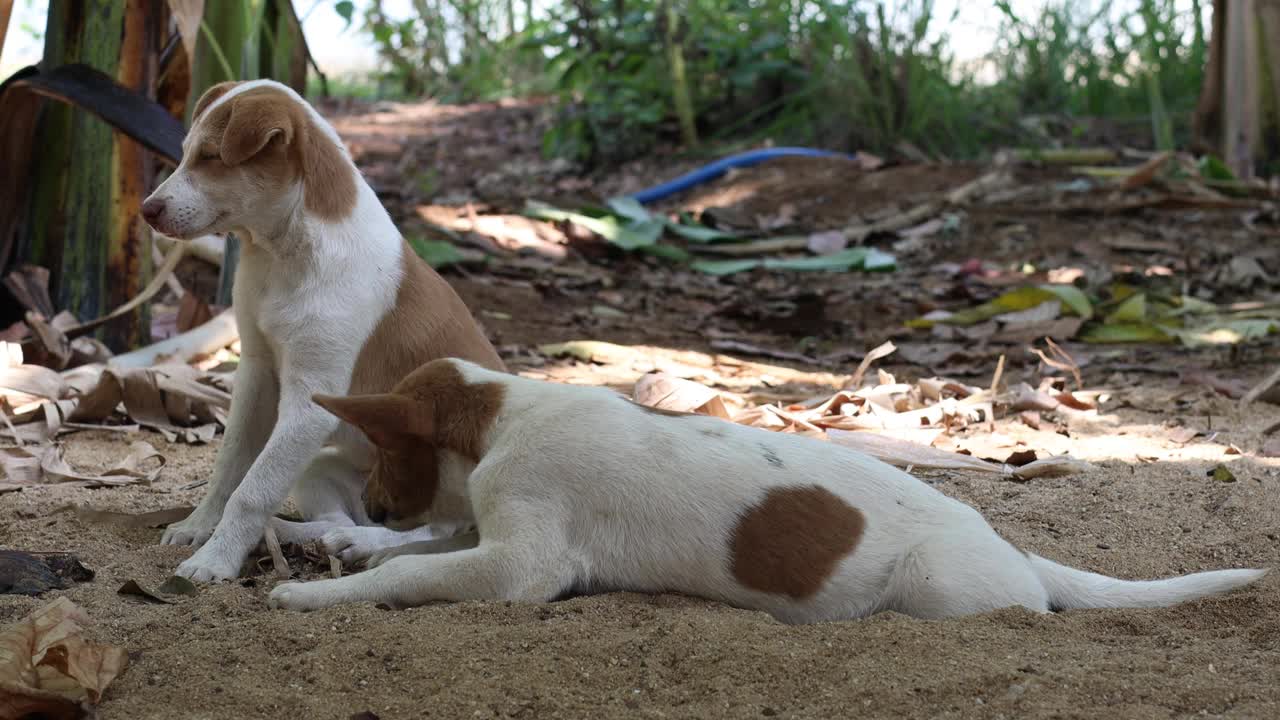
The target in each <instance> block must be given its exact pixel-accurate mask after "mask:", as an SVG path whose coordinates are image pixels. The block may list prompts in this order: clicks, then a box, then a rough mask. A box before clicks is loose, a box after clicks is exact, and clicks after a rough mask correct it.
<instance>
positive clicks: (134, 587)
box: [116, 580, 173, 605]
mask: <svg viewBox="0 0 1280 720" xmlns="http://www.w3.org/2000/svg"><path fill="white" fill-rule="evenodd" d="M116 594H118V595H126V596H128V597H135V598H138V599H139V600H142V601H143V602H148V603H152V604H154V605H170V604H172V602H173V601H172V600H165V599H164V598H162V597H160V596H159V595H157V594H155V593H153V592H151V591H150V590H148V589H146V588H144V587H142V585H140V584H138V581H137V580H126V581H125V583H124V584H123V585H121V586H120V589H119V590H116Z"/></svg>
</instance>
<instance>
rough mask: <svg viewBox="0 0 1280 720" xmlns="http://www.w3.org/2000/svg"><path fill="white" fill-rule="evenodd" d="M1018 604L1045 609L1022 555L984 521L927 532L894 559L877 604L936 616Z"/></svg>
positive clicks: (1039, 586) (1045, 601) (921, 615)
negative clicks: (895, 560)
mask: <svg viewBox="0 0 1280 720" xmlns="http://www.w3.org/2000/svg"><path fill="white" fill-rule="evenodd" d="M1014 605H1021V606H1023V607H1027V608H1030V609H1032V610H1035V611H1038V612H1048V611H1049V596H1048V593H1047V592H1046V591H1045V589H1044V586H1043V585H1042V584H1041V583H1040V580H1039V578H1037V577H1036V574H1035V572H1034V571H1033V570H1032V569H1031V564H1030V562H1029V561H1028V560H1027V557H1026V556H1025V555H1023V554H1022V552H1021V551H1019V550H1018V549H1017V548H1015V547H1013V546H1012V545H1010V544H1009V543H1007V542H1005V540H1004V539H1003V538H1001V537H1000V536H998V535H996V534H995V531H993V530H991V529H990V528H989V527H980V526H974V525H970V526H966V527H958V528H955V529H950V530H947V531H943V532H940V533H938V534H935V535H931V536H928V537H926V538H925V539H923V540H922V541H920V542H918V543H916V544H915V545H913V546H911V547H910V548H908V549H907V550H906V552H904V553H903V555H902V556H901V557H900V558H899V559H898V563H897V566H896V567H895V568H894V570H893V574H892V575H891V576H890V579H889V585H888V587H887V589H886V592H885V596H884V601H883V602H882V603H881V605H880V609H881V610H894V611H897V612H900V613H905V614H907V615H911V616H913V617H918V618H925V619H936V618H946V617H955V616H958V615H969V614H972V613H980V612H987V611H989V610H997V609H999V608H1005V607H1012V606H1014Z"/></svg>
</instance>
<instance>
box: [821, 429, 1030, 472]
mask: <svg viewBox="0 0 1280 720" xmlns="http://www.w3.org/2000/svg"><path fill="white" fill-rule="evenodd" d="M827 437H829V438H831V440H832V442H835V443H837V444H840V445H843V446H845V447H848V448H853V449H854V450H857V451H859V452H862V453H866V454H867V455H870V456H871V457H874V458H876V459H878V460H881V461H883V462H887V463H889V464H890V465H894V466H897V467H902V468H905V467H908V466H910V467H915V468H923V469H930V470H970V471H974V472H982V473H988V474H992V475H1002V474H1006V470H1005V469H1004V468H1002V467H1000V466H999V465H996V464H995V463H990V462H987V461H986V460H980V459H978V458H975V457H972V456H970V455H961V454H960V453H955V452H951V451H949V450H939V449H938V448H934V447H928V446H926V445H921V444H919V443H915V442H911V441H910V440H902V439H899V438H896V437H890V436H887V435H882V434H879V433H873V432H846V431H843V430H828V431H827Z"/></svg>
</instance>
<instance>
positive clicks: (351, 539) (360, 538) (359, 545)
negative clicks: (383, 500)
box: [320, 526, 386, 565]
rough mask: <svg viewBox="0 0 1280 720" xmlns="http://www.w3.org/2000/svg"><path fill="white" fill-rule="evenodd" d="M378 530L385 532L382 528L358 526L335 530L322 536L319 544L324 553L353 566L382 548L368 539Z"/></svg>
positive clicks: (373, 539)
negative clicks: (322, 546) (321, 545)
mask: <svg viewBox="0 0 1280 720" xmlns="http://www.w3.org/2000/svg"><path fill="white" fill-rule="evenodd" d="M379 530H381V531H382V532H386V531H385V530H383V529H382V528H368V527H360V526H351V527H341V528H336V529H334V530H330V531H329V532H326V533H325V534H324V535H322V536H321V538H320V542H321V543H322V544H323V545H324V549H325V552H327V553H329V554H330V555H333V556H334V557H336V558H338V559H339V560H341V561H342V562H343V563H345V564H347V565H355V564H357V563H359V562H360V561H362V560H365V559H367V558H368V557H369V556H370V555H372V554H373V553H374V552H376V551H377V550H379V549H380V548H382V547H383V544H382V543H378V542H376V539H375V538H373V537H370V536H371V535H376V534H378V531H379Z"/></svg>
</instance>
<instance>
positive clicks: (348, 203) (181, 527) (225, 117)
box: [142, 80, 502, 581]
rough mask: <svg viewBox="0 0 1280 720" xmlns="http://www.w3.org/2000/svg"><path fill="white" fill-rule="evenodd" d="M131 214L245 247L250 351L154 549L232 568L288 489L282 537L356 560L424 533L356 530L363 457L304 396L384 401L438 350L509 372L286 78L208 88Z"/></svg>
mask: <svg viewBox="0 0 1280 720" xmlns="http://www.w3.org/2000/svg"><path fill="white" fill-rule="evenodd" d="M142 213H143V216H144V218H145V219H146V221H147V222H148V223H149V224H150V225H151V226H152V227H153V228H155V229H156V230H157V231H158V232H160V233H163V234H165V235H170V236H172V237H176V238H192V237H196V236H200V235H207V234H211V233H221V232H227V231H234V232H235V233H236V235H237V236H238V237H240V238H241V239H242V240H243V241H244V242H243V246H242V249H241V256H240V264H239V267H238V269H237V271H236V278H235V288H234V298H233V305H234V308H235V314H236V322H237V323H238V325H239V329H240V343H241V347H242V351H243V352H242V354H241V357H240V366H239V368H238V369H237V370H236V378H235V387H234V391H233V393H232V399H231V417H230V420H229V422H228V424H227V433H226V438H225V440H224V442H223V445H222V449H221V450H220V451H219V453H218V458H217V461H216V463H215V465H214V471H213V479H212V482H211V483H210V485H209V489H208V492H207V493H206V494H205V496H204V498H203V499H202V500H201V501H200V505H199V506H198V507H197V508H196V510H195V512H193V513H192V514H191V516H190V517H188V518H187V519H186V520H183V521H182V522H180V523H177V524H175V525H173V526H171V527H169V528H168V530H166V531H165V533H164V536H163V538H162V542H164V543H167V544H176V545H202V544H203V546H202V547H200V549H199V550H198V551H197V552H196V553H195V554H194V555H192V556H191V557H190V558H189V559H187V560H186V561H185V562H183V563H182V564H181V565H180V566H179V567H178V574H179V575H183V576H186V577H190V578H192V579H194V580H201V581H216V580H224V579H226V578H231V577H235V576H236V575H238V574H239V572H240V566H241V564H242V563H243V562H244V559H245V557H246V556H247V555H248V553H249V551H250V550H251V549H252V548H253V547H254V546H255V545H256V544H257V543H258V542H259V541H260V540H261V539H262V536H263V530H264V528H265V527H266V525H267V523H268V521H269V520H270V519H271V517H272V515H273V514H274V513H275V512H276V511H277V510H278V509H279V507H280V505H281V504H282V503H283V502H284V500H285V497H286V495H287V494H288V493H289V491H290V489H291V488H292V487H293V486H294V484H295V481H296V482H297V484H298V487H297V489H296V491H295V497H296V499H297V501H298V504H299V506H300V509H301V511H302V513H303V515H304V517H305V518H306V520H308V522H305V523H300V524H296V523H295V524H288V523H278V524H277V528H278V530H279V533H280V535H281V540H283V541H286V542H288V541H302V540H307V539H311V538H316V537H322V536H323V537H324V539H325V542H326V545H327V546H328V547H329V550H330V552H334V553H340V554H341V555H342V556H343V558H344V559H346V560H354V559H358V558H360V557H362V556H364V555H367V554H368V553H370V552H372V551H373V550H376V549H378V548H380V547H383V546H388V545H395V544H398V543H400V542H407V541H410V540H414V539H420V538H423V537H430V536H432V534H433V532H435V531H433V530H432V529H431V528H423V529H419V530H417V531H414V532H410V533H406V534H398V533H394V532H391V531H389V530H387V529H385V528H380V527H354V526H355V525H357V524H359V525H367V524H368V523H369V520H368V518H367V517H366V516H365V514H364V509H363V505H362V503H361V501H360V496H361V493H362V491H363V489H364V484H365V478H366V477H367V475H368V471H369V468H370V467H371V466H372V462H373V452H372V448H371V447H370V446H369V444H368V442H367V441H366V440H365V439H364V437H363V435H361V433H359V432H357V431H355V430H354V429H352V428H351V427H350V426H341V427H340V424H339V423H338V420H337V418H335V417H333V416H332V415H330V414H329V413H327V412H325V411H324V410H323V409H321V408H319V407H316V406H315V404H314V403H312V402H311V395H312V394H313V393H317V392H324V393H346V392H353V393H369V392H385V391H387V390H388V389H390V388H391V387H392V386H394V385H395V383H397V382H399V381H400V380H401V379H403V378H404V376H405V375H407V374H408V373H410V372H411V371H413V370H414V369H415V368H417V367H418V366H419V365H421V364H422V363H424V362H426V361H428V360H431V359H433V358H438V357H444V356H457V357H466V358H468V359H470V360H474V361H476V362H479V363H482V364H484V365H486V366H488V367H491V368H496V369H501V368H502V361H501V360H499V359H498V356H497V353H495V352H494V349H493V346H492V345H490V344H489V341H488V340H486V339H485V337H484V334H483V333H482V332H481V330H480V328H479V327H478V326H477V325H476V323H475V320H474V319H473V318H472V317H471V314H470V313H469V312H468V311H467V308H466V307H465V306H464V305H463V303H462V300H461V299H460V298H459V297H458V296H457V294H456V293H454V291H453V289H452V288H450V287H449V285H448V283H446V282H445V281H444V280H443V279H442V278H441V277H440V276H439V275H437V274H436V273H435V272H434V271H433V270H432V269H431V268H430V267H429V266H428V265H427V264H426V263H425V262H424V261H423V260H422V259H421V258H419V257H418V256H417V255H416V254H414V252H413V251H412V250H411V249H410V248H409V247H408V245H407V244H406V243H405V241H404V239H403V238H402V237H401V236H400V232H399V231H398V230H397V229H396V226H395V225H394V224H393V223H392V221H391V218H390V217H388V215H387V212H386V211H385V210H384V209H383V207H382V204H381V203H379V201H378V198H377V196H376V195H375V194H374V192H373V190H372V189H371V188H370V187H369V185H368V184H367V183H366V182H365V181H364V179H363V178H362V177H361V176H360V173H359V171H358V170H357V169H356V167H355V165H354V164H352V162H351V158H350V157H349V156H348V154H347V151H346V148H345V147H343V145H342V142H341V141H340V140H339V139H338V135H337V133H336V132H334V130H333V128H332V127H331V126H330V125H329V124H328V123H327V122H325V120H324V119H323V118H322V117H320V115H319V113H317V112H316V111H315V110H314V109H313V108H312V107H311V106H310V105H309V104H307V102H306V101H304V100H303V99H302V98H301V97H299V96H298V94H297V93H295V92H294V91H293V90H291V89H289V88H288V87H286V86H284V85H281V84H279V83H276V82H272V81H268V80H260V81H254V82H245V83H223V84H221V85H217V86H215V87H213V88H211V89H210V90H209V91H208V92H206V93H205V94H204V96H203V97H201V98H200V100H199V102H198V103H197V104H196V108H195V120H194V121H193V126H192V128H191V132H190V133H189V134H188V135H187V138H186V140H185V141H184V142H183V158H182V164H181V165H179V166H178V169H177V170H176V171H175V172H174V173H173V175H172V176H170V177H169V179H167V180H166V181H165V182H164V183H163V184H162V185H161V186H160V187H159V188H157V189H156V191H155V192H154V193H152V195H151V197H150V198H148V199H147V201H146V202H145V203H144V204H143V208H142ZM326 445H327V446H328V447H326ZM322 448H323V450H322ZM420 459H421V462H422V463H423V464H422V465H421V467H420V468H419V470H420V471H422V472H425V473H427V474H431V473H435V472H437V471H439V472H448V471H449V468H448V467H444V466H441V467H437V463H436V461H435V458H434V455H433V453H432V451H430V450H425V451H424V453H423V454H422V455H421V458H420ZM326 533H327V534H326Z"/></svg>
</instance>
